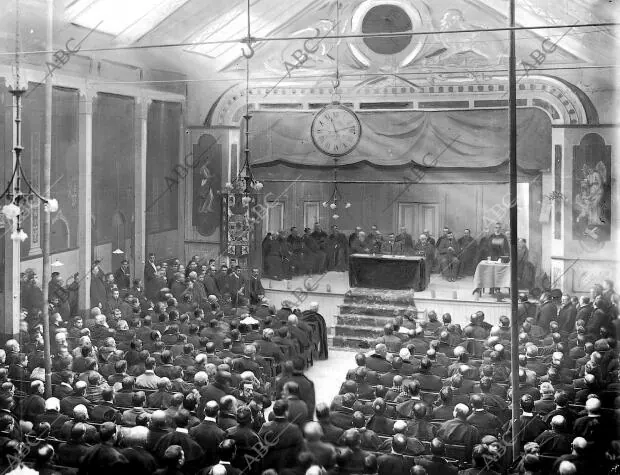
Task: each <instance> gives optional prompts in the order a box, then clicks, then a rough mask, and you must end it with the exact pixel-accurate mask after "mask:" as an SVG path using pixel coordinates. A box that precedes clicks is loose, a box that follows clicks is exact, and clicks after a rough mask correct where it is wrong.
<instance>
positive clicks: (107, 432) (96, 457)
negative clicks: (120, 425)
mask: <svg viewBox="0 0 620 475" xmlns="http://www.w3.org/2000/svg"><path fill="white" fill-rule="evenodd" d="M116 434H117V427H116V424H114V423H113V422H104V423H103V424H102V425H101V428H100V429H99V437H100V440H101V442H100V443H99V444H97V445H94V446H93V447H91V448H90V449H89V450H88V452H87V453H86V455H85V456H84V458H83V459H82V461H81V462H80V473H93V474H98V473H115V472H117V473H123V472H124V469H125V468H126V467H127V466H128V464H129V462H128V460H127V459H126V458H125V457H124V456H123V455H122V454H121V453H120V452H119V451H118V450H117V449H116V448H114V445H115V444H116Z"/></svg>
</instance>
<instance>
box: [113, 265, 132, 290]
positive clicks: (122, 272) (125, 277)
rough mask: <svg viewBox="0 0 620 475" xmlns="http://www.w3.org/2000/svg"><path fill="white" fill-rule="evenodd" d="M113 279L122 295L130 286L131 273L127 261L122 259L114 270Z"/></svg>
mask: <svg viewBox="0 0 620 475" xmlns="http://www.w3.org/2000/svg"><path fill="white" fill-rule="evenodd" d="M114 281H115V282H116V285H117V286H118V288H119V289H120V290H121V291H122V292H123V296H125V293H126V292H127V291H128V290H129V288H130V287H131V274H130V272H129V261H128V260H127V259H123V260H122V261H121V266H120V267H119V268H118V269H116V272H114Z"/></svg>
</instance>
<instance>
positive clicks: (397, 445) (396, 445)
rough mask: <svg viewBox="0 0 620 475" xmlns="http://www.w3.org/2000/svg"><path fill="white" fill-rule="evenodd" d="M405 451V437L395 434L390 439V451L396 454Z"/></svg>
mask: <svg viewBox="0 0 620 475" xmlns="http://www.w3.org/2000/svg"><path fill="white" fill-rule="evenodd" d="M406 449H407V437H405V436H404V435H403V434H395V435H394V436H393V437H392V450H394V452H397V453H399V454H400V453H403V452H405V450H406Z"/></svg>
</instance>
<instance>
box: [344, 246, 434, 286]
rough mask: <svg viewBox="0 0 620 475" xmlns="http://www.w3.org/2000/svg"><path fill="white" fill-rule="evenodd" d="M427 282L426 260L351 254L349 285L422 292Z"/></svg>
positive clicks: (411, 257)
mask: <svg viewBox="0 0 620 475" xmlns="http://www.w3.org/2000/svg"><path fill="white" fill-rule="evenodd" d="M429 281H430V269H427V268H426V259H425V258H424V257H420V256H392V255H386V254H377V255H373V254H352V255H351V256H350V257H349V285H350V286H351V287H365V288H376V289H393V290H404V289H413V290H415V291H418V292H420V291H423V290H424V289H426V287H427V286H428V283H429Z"/></svg>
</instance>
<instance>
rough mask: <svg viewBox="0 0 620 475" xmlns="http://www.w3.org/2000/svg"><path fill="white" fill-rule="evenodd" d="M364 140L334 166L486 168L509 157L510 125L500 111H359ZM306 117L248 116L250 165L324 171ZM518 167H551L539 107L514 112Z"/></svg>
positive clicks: (325, 161) (547, 131)
mask: <svg viewBox="0 0 620 475" xmlns="http://www.w3.org/2000/svg"><path fill="white" fill-rule="evenodd" d="M358 116H359V118H360V121H361V123H362V138H361V140H360V143H359V145H358V146H357V148H356V149H355V150H354V151H353V152H351V153H350V154H349V155H346V156H344V157H342V158H340V159H339V162H338V163H339V164H340V165H349V164H353V163H357V162H363V161H367V162H370V163H372V164H375V165H380V166H402V165H405V164H407V163H411V162H415V163H416V164H417V165H420V166H429V165H431V164H432V166H435V167H437V168H489V167H495V166H498V165H501V164H502V163H504V162H506V161H507V160H508V156H509V145H508V143H509V136H508V134H509V124H508V114H507V111H505V110H484V111H471V110H467V111H449V112H448V111H446V112H424V111H394V112H378V111H368V112H359V113H358ZM313 117H314V114H313V113H311V112H287V113H286V114H284V113H281V112H271V111H269V112H267V111H265V112H262V111H256V112H254V113H253V118H252V122H251V132H252V135H251V140H250V147H251V150H252V163H253V164H256V165H258V164H266V163H270V162H274V161H283V162H288V163H291V164H299V165H309V166H330V165H332V164H333V159H332V158H330V157H327V156H325V155H323V154H321V153H320V152H319V151H318V150H317V149H316V148H315V147H314V144H313V143H312V139H311V137H310V126H311V124H312V119H313ZM517 150H518V157H517V160H518V166H519V168H521V169H522V170H540V169H543V168H548V167H549V166H550V160H551V158H550V156H551V122H550V120H549V118H548V116H547V115H546V114H545V113H544V112H542V111H540V110H538V109H533V108H529V109H519V110H518V112H517Z"/></svg>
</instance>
